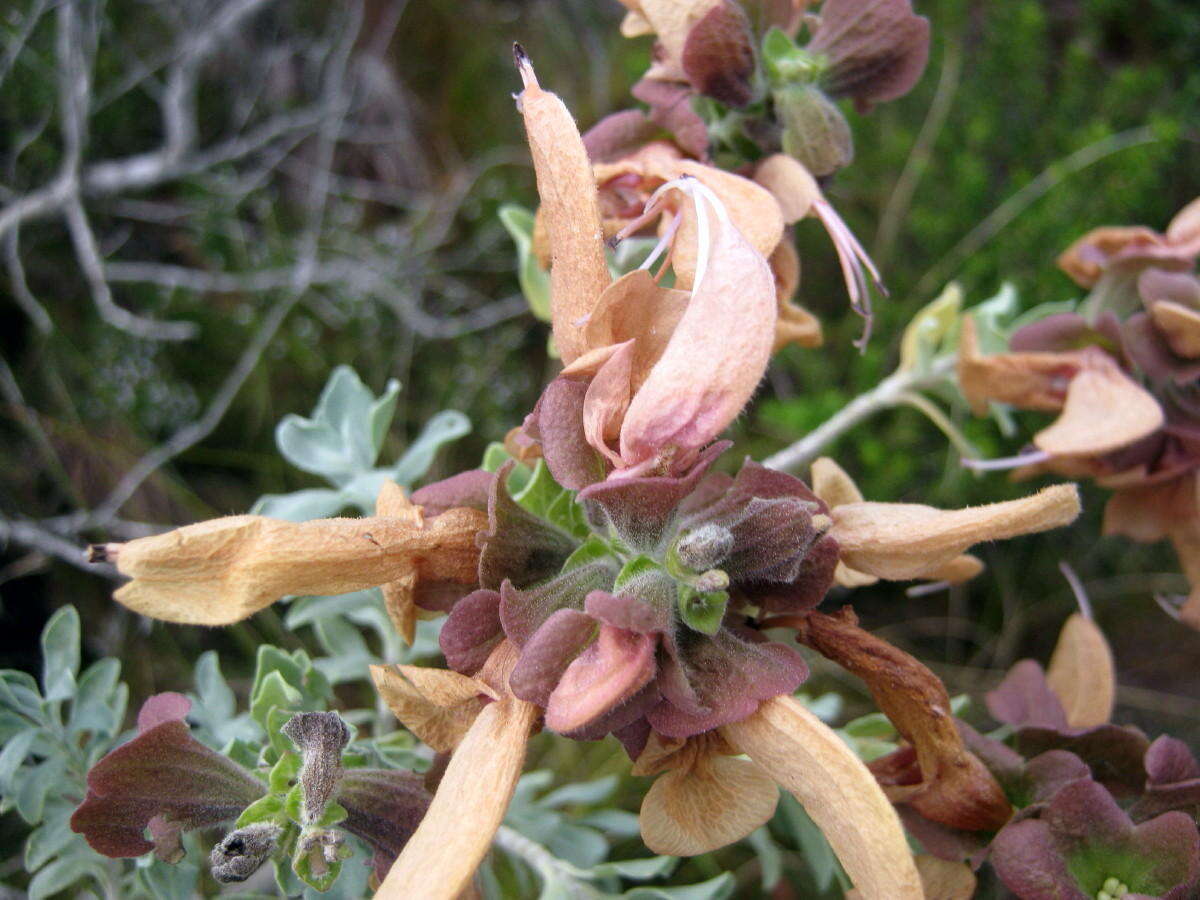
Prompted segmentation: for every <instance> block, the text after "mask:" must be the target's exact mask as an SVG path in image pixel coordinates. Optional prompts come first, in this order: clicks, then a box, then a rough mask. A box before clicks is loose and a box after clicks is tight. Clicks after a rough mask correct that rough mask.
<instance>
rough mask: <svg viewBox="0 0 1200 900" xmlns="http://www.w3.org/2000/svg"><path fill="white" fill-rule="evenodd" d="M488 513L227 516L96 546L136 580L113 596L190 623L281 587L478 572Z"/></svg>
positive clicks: (315, 588)
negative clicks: (296, 518) (422, 517)
mask: <svg viewBox="0 0 1200 900" xmlns="http://www.w3.org/2000/svg"><path fill="white" fill-rule="evenodd" d="M486 527H487V517H486V515H485V514H484V513H482V512H480V511H479V510H475V509H452V510H449V511H447V512H445V513H443V514H441V515H439V516H436V517H434V518H432V519H429V520H428V521H424V522H415V521H412V520H410V519H404V518H395V517H390V516H373V517H369V518H364V519H315V520H313V521H311V522H284V521H281V520H278V519H268V518H265V517H263V516H228V517H226V518H222V519H212V520H210V521H208V522H198V523H197V524H195V525H187V526H185V527H183V528H177V529H175V530H174V531H168V532H167V533H166V534H159V535H154V536H153V537H146V538H138V539H137V540H134V541H130V542H129V543H127V544H106V545H103V546H102V547H98V548H94V549H93V551H92V552H93V555H94V556H95V557H96V558H101V559H108V560H109V561H111V562H114V563H115V564H116V566H117V571H119V572H120V573H121V574H122V575H128V576H130V577H131V578H132V579H133V581H131V582H130V583H129V584H127V585H125V586H124V587H122V588H121V589H120V590H118V591H117V592H116V595H115V596H116V599H117V600H118V601H119V602H121V603H123V604H124V605H125V606H128V607H129V608H130V609H132V610H134V611H135V612H139V613H141V614H142V615H145V616H150V617H151V618H155V619H161V620H163V621H166V622H179V623H181V624H185V625H229V624H231V623H233V622H238V621H241V620H242V619H244V618H246V617H247V616H250V615H252V614H253V613H255V612H257V611H258V610H260V609H262V608H263V607H265V606H269V605H270V604H271V603H273V602H275V601H276V600H278V599H279V598H280V597H282V596H284V595H285V594H344V593H346V592H348V591H357V590H362V589H363V588H368V587H374V586H375V585H379V584H384V583H386V582H389V581H393V580H395V579H397V578H400V577H403V576H404V575H405V574H408V573H414V572H417V573H419V572H421V571H423V570H425V569H426V568H428V569H429V570H430V571H436V572H437V574H438V577H439V578H441V579H442V580H454V581H459V582H462V583H464V584H469V583H471V582H472V581H473V580H474V578H475V569H476V566H477V563H478V559H479V548H478V547H477V546H476V545H475V535H476V534H477V533H478V532H479V531H481V530H482V529H484V528H486Z"/></svg>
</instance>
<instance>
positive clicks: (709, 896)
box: [621, 872, 737, 900]
mask: <svg viewBox="0 0 1200 900" xmlns="http://www.w3.org/2000/svg"><path fill="white" fill-rule="evenodd" d="M736 887H737V879H736V878H734V877H733V873H732V872H725V873H723V874H721V875H718V876H717V877H716V878H710V879H709V880H708V881H702V882H700V883H699V884H688V885H684V886H682V887H636V888H633V889H632V890H628V891H626V892H625V893H624V894H622V895H621V896H622V897H626V898H628V900H725V898H726V897H732V896H733V891H734V889H735V888H736Z"/></svg>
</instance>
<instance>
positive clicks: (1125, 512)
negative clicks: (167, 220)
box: [1102, 473, 1200, 577]
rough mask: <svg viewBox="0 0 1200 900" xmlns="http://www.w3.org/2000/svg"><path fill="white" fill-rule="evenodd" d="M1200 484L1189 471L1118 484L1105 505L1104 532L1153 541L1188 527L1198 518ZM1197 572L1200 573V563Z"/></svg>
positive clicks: (1147, 541) (1148, 541) (1146, 541)
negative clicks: (1199, 490)
mask: <svg viewBox="0 0 1200 900" xmlns="http://www.w3.org/2000/svg"><path fill="white" fill-rule="evenodd" d="M1196 486H1197V483H1196V478H1195V476H1194V475H1192V474H1190V473H1189V474H1188V475H1185V476H1183V477H1181V478H1172V479H1169V480H1167V481H1157V482H1149V483H1144V484H1137V483H1135V484H1130V485H1127V486H1124V487H1121V488H1118V489H1117V490H1116V491H1114V492H1113V495H1112V496H1111V497H1109V498H1108V502H1107V503H1106V504H1105V505H1104V525H1103V529H1102V530H1103V533H1104V534H1106V535H1109V534H1119V535H1122V536H1123V537H1127V538H1129V539H1130V540H1132V541H1139V542H1141V543H1144V544H1152V543H1154V542H1155V541H1161V540H1162V539H1163V538H1167V537H1171V536H1172V535H1174V534H1176V533H1179V532H1181V531H1182V530H1185V529H1187V528H1188V527H1189V524H1190V523H1191V522H1193V521H1195V520H1196V518H1197V506H1196ZM1185 570H1187V569H1186V566H1185ZM1187 571H1189V573H1190V570H1187ZM1196 574H1197V575H1200V566H1198V567H1197V570H1196ZM1189 577H1190V574H1189Z"/></svg>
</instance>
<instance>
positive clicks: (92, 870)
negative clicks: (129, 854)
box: [29, 854, 105, 900]
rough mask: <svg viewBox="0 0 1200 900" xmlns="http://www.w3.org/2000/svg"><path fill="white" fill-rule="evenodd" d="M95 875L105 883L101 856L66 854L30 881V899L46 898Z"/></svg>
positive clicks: (99, 880)
mask: <svg viewBox="0 0 1200 900" xmlns="http://www.w3.org/2000/svg"><path fill="white" fill-rule="evenodd" d="M89 874H90V875H93V876H94V877H95V878H96V880H97V881H98V882H99V883H100V884H104V881H105V880H104V863H103V861H102V860H101V858H100V857H99V856H96V855H95V854H92V855H91V856H90V857H87V856H82V855H79V856H76V855H72V856H64V857H61V858H60V859H56V860H55V861H54V862H52V863H50V865H48V866H46V867H45V868H44V869H42V870H41V871H40V872H38V873H37V874H36V875H34V876H33V879H32V880H31V881H30V882H29V900H44V898H46V897H52V896H54V895H55V894H57V893H59V892H60V891H63V890H65V889H66V888H68V887H70V886H71V885H72V884H74V883H75V882H76V881H79V880H80V879H81V878H84V877H86V876H88V875H89Z"/></svg>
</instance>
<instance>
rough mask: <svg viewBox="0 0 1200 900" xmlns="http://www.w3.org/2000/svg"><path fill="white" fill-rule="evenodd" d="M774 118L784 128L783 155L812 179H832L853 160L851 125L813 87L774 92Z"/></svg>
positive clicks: (801, 86)
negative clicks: (799, 164)
mask: <svg viewBox="0 0 1200 900" xmlns="http://www.w3.org/2000/svg"><path fill="white" fill-rule="evenodd" d="M774 98H775V114H776V116H777V117H778V118H779V121H780V123H781V124H782V125H783V152H784V153H787V154H788V155H789V156H794V157H795V158H796V159H798V160H800V162H802V163H804V165H805V167H806V168H807V169H808V170H809V171H810V172H812V173H813V174H814V175H816V176H818V177H820V176H823V175H832V174H833V173H834V172H836V171H837V170H838V169H840V168H842V167H844V166H847V165H849V164H850V162H851V160H853V159H854V139H853V137H852V136H851V134H850V124H849V123H848V122H847V121H846V117H845V116H844V115H842V111H841V110H840V109H838V107H837V104H836V103H834V102H833V101H832V100H830V99H829V98H828V97H826V96H825V94H824V92H823V91H822V90H821V89H820V88H818V87H817V86H816V85H812V84H803V85H791V86H789V87H785V88H780V89H779V90H777V91H775V94H774Z"/></svg>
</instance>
